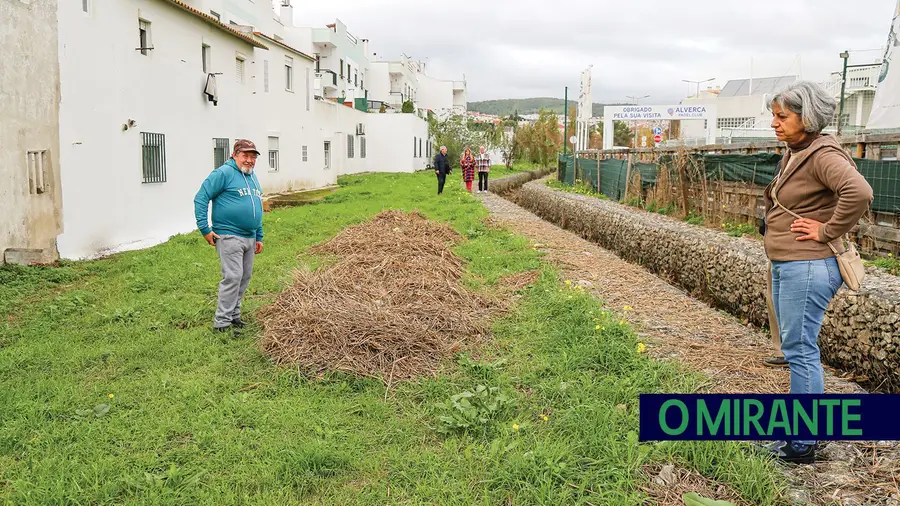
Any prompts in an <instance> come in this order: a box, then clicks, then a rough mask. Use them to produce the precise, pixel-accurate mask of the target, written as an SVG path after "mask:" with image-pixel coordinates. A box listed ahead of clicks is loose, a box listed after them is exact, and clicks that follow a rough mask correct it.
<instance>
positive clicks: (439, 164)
mask: <svg viewBox="0 0 900 506" xmlns="http://www.w3.org/2000/svg"><path fill="white" fill-rule="evenodd" d="M434 173H435V175H436V176H437V180H438V195H440V194H442V193H444V183H446V182H447V174H450V159H449V158H447V146H441V149H440V150H439V151H438V154H437V155H435V156H434Z"/></svg>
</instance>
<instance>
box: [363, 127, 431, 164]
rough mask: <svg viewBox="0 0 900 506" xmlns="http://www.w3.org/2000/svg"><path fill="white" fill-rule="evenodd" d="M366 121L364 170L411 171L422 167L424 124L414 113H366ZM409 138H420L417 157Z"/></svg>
mask: <svg viewBox="0 0 900 506" xmlns="http://www.w3.org/2000/svg"><path fill="white" fill-rule="evenodd" d="M367 118H368V122H367V125H366V137H368V140H367V143H368V153H367V155H368V156H367V163H366V170H367V171H371V172H413V171H416V170H422V169H424V168H425V167H426V165H427V163H428V156H427V153H428V149H427V144H426V143H427V140H428V139H427V137H428V123H427V122H426V121H425V120H423V119H421V118H419V117H417V116H416V115H415V114H368V115H367ZM413 138H416V139H421V142H422V156H421V157H420V156H418V149H416V152H415V153H413ZM416 142H417V143H418V140H417V141H416ZM417 147H418V146H417Z"/></svg>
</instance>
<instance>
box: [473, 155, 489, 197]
mask: <svg viewBox="0 0 900 506" xmlns="http://www.w3.org/2000/svg"><path fill="white" fill-rule="evenodd" d="M478 150H479V151H480V153H478V158H477V159H476V163H477V165H478V193H487V191H488V173H489V172H490V171H491V157H490V155H488V154H487V153H485V152H484V146H481V147H480V148H478Z"/></svg>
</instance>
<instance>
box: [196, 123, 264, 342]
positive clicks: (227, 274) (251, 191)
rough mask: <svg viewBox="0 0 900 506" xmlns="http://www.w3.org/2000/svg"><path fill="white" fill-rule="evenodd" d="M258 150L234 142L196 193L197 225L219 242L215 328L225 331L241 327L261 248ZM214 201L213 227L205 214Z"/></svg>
mask: <svg viewBox="0 0 900 506" xmlns="http://www.w3.org/2000/svg"><path fill="white" fill-rule="evenodd" d="M258 156H259V151H258V150H257V149H256V145H255V144H254V143H253V142H251V141H249V140H246V139H237V140H235V141H234V150H233V154H232V155H231V158H230V159H229V160H228V161H227V162H225V164H224V165H222V166H221V167H219V168H217V169H215V170H214V171H212V173H211V174H210V175H209V176H207V178H206V180H205V181H203V184H202V185H201V186H200V190H199V191H198V192H197V195H196V196H195V197H194V215H195V217H196V219H197V228H198V229H199V230H200V233H201V234H203V238H204V239H206V242H208V243H209V244H210V245H211V246H215V248H216V252H217V253H218V254H219V261H220V263H221V265H222V281H221V282H220V283H219V300H218V304H217V306H216V316H215V318H214V320H213V329H214V330H215V331H217V332H225V331H227V330H228V329H229V328H232V329H234V333H235V335H239V334H240V332H239V330H238V329H240V328H242V327H243V326H244V325H245V323H244V321H243V320H241V300H242V299H243V297H244V292H246V291H247V286H248V285H249V284H250V277H251V276H252V274H253V259H254V256H255V255H258V254H260V253H262V251H263V243H262V240H263V227H262V216H263V207H262V200H261V199H262V190H261V189H260V185H259V180H258V179H257V178H256V174H255V173H254V172H253V168H254V167H255V166H256V158H257V157H258ZM210 202H212V228H210V225H209V220H208V218H207V210H208V209H209V203H210Z"/></svg>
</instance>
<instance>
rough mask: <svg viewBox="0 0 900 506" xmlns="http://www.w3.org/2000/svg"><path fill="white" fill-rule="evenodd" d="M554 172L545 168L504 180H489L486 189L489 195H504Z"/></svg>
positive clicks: (514, 175)
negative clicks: (488, 190) (489, 192)
mask: <svg viewBox="0 0 900 506" xmlns="http://www.w3.org/2000/svg"><path fill="white" fill-rule="evenodd" d="M555 171H556V169H551V168H547V169H537V170H531V171H527V172H519V173H516V174H512V175H510V176H506V177H504V178H499V179H496V180H489V181H488V188H489V189H490V191H491V193H496V194H498V195H503V194H504V193H507V192H509V191H510V190H514V189H516V188H519V187H521V186H522V185H523V184H525V183H527V182H529V181H531V180H534V179H539V178H542V177H544V176H546V175H547V174H550V173H552V172H555Z"/></svg>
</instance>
